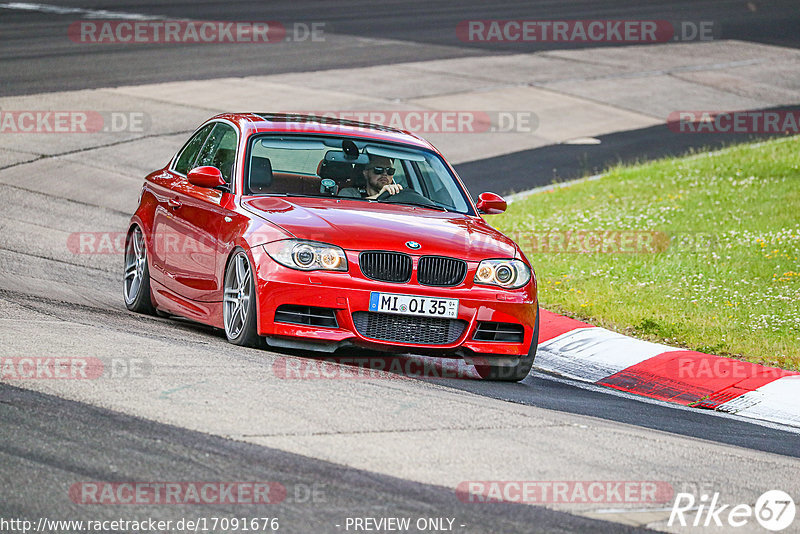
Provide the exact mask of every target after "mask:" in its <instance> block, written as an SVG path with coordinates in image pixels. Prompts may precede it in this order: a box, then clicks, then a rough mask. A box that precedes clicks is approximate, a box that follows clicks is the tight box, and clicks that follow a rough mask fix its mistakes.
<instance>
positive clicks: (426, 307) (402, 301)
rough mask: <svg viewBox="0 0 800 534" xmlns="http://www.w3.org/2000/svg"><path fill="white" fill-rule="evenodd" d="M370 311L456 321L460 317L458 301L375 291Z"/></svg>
mask: <svg viewBox="0 0 800 534" xmlns="http://www.w3.org/2000/svg"><path fill="white" fill-rule="evenodd" d="M369 311H373V312H379V313H397V314H400V315H422V316H425V317H442V318H446V319H455V318H456V317H458V299H443V298H439V297H419V296H416V295H398V294H395V293H379V292H377V291H373V292H371V293H370V296H369Z"/></svg>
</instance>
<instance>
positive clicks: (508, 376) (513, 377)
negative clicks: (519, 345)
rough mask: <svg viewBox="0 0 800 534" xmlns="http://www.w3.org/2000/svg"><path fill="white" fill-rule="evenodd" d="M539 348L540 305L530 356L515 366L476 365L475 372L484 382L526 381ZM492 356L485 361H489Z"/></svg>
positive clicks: (520, 360) (537, 308) (523, 358)
mask: <svg viewBox="0 0 800 534" xmlns="http://www.w3.org/2000/svg"><path fill="white" fill-rule="evenodd" d="M538 347H539V305H538V304H537V305H536V321H535V322H534V326H533V339H531V348H530V350H529V351H528V354H526V355H525V356H523V357H522V358H520V359H519V362H517V365H514V366H511V367H509V366H500V365H476V366H475V370H476V371H477V372H478V375H480V377H481V378H482V379H483V380H492V381H495V382H519V381H520V380H524V379H525V377H526V376H528V374H529V373H530V372H531V368H532V367H533V360H534V359H535V358H536V349H537V348H538ZM490 358H491V356H489V357H486V358H485V359H487V360H489V359H490Z"/></svg>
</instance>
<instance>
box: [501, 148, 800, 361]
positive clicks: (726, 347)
mask: <svg viewBox="0 0 800 534" xmlns="http://www.w3.org/2000/svg"><path fill="white" fill-rule="evenodd" d="M489 220H490V222H491V223H492V224H493V225H495V226H496V227H497V228H498V229H500V230H501V231H503V232H505V233H507V234H508V235H509V236H511V237H514V238H515V239H516V240H517V242H518V243H519V244H520V246H521V247H522V248H523V250H524V251H525V253H526V255H527V256H528V259H529V260H530V261H531V263H532V264H533V266H534V269H535V271H536V274H537V279H538V283H539V299H540V303H541V304H542V306H543V307H545V308H546V309H549V310H552V311H555V312H559V313H563V314H565V315H568V316H570V317H575V318H579V319H583V320H586V321H588V322H591V323H593V324H596V325H598V326H603V327H605V328H609V329H612V330H616V331H619V332H623V333H626V334H628V335H633V336H635V337H639V338H642V339H648V340H651V341H657V342H663V343H666V344H669V345H672V346H678V347H684V348H688V349H691V350H698V351H701V352H708V353H712V354H717V355H721V356H731V357H736V358H740V359H744V360H748V361H752V362H756V363H761V364H765V365H772V366H778V367H783V368H787V369H795V370H797V369H800V138H799V137H791V138H785V139H780V140H777V141H770V142H767V143H762V144H755V145H738V146H734V147H731V148H728V149H725V150H722V151H718V152H712V153H701V154H696V155H693V156H690V157H686V158H677V159H666V160H660V161H656V162H652V163H647V164H642V165H636V166H630V167H617V168H614V169H612V170H611V171H609V172H608V173H607V174H606V175H604V176H603V177H602V178H600V179H598V180H594V181H586V182H581V183H576V184H573V185H568V186H566V187H563V188H556V189H554V190H552V191H548V192H542V193H537V194H534V195H532V196H530V197H527V198H525V199H523V200H519V201H517V202H514V203H513V204H511V205H510V206H509V209H508V211H507V212H506V213H505V214H503V215H499V216H496V217H492V218H490V219H489ZM581 232H583V234H584V237H583V239H584V245H581V243H580V240H579V234H581ZM605 232H609V233H605ZM567 237H569V242H565V240H566V239H567ZM590 238H591V239H590ZM615 238H621V239H623V240H622V241H621V242H620V243H621V245H620V244H616V243H615V242H614V239H615ZM592 239H593V240H594V241H592ZM598 242H599V245H598ZM548 247H549V248H548Z"/></svg>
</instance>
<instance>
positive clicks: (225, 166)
mask: <svg viewBox="0 0 800 534" xmlns="http://www.w3.org/2000/svg"><path fill="white" fill-rule="evenodd" d="M235 158H236V130H235V129H234V128H233V127H232V126H230V125H228V124H225V123H222V122H218V123H217V124H215V125H214V129H213V130H212V131H211V135H209V136H208V139H206V142H205V144H203V148H202V149H201V150H200V156H199V157H198V158H197V163H196V164H195V166H196V167H202V166H204V165H210V166H211V167H216V168H218V169H219V170H220V172H222V177H223V178H224V179H225V181H226V182H227V183H231V172H232V170H233V160H234V159H235Z"/></svg>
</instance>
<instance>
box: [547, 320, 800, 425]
mask: <svg viewBox="0 0 800 534" xmlns="http://www.w3.org/2000/svg"><path fill="white" fill-rule="evenodd" d="M539 322H540V325H539V349H538V351H537V353H536V367H537V368H539V369H541V370H543V371H547V372H550V373H554V374H558V375H562V376H566V377H569V378H572V379H575V380H580V381H583V382H590V383H592V384H596V385H600V386H606V387H609V388H614V389H616V390H620V391H625V392H628V393H634V394H637V395H643V396H645V397H650V398H653V399H658V400H661V401H666V402H673V403H677V404H682V405H684V406H692V407H695V408H704V409H709V410H717V411H720V412H727V413H733V414H737V415H740V416H743V417H749V418H753V419H758V420H762V421H769V422H772V423H778V424H784V425H790V426H795V427H800V373H796V372H792V371H786V370H784V369H778V368H775V367H765V366H762V365H756V364H753V363H749V362H743V361H739V360H734V359H731V358H723V357H721V356H713V355H710V354H703V353H702V352H695V351H689V350H684V349H678V348H675V347H669V346H667V345H660V344H658V343H651V342H649V341H643V340H640V339H633V338H631V337H628V336H625V335H623V334H618V333H616V332H612V331H610V330H606V329H605V328H599V327H596V326H592V325H590V324H586V323H583V322H581V321H576V320H575V319H570V318H568V317H564V316H562V315H558V314H555V313H552V312H548V311H546V310H541V317H540V319H539Z"/></svg>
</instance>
